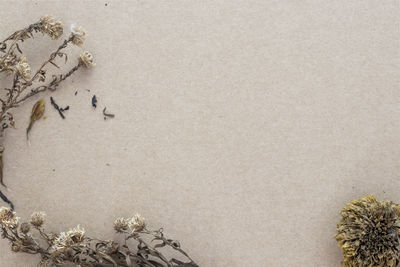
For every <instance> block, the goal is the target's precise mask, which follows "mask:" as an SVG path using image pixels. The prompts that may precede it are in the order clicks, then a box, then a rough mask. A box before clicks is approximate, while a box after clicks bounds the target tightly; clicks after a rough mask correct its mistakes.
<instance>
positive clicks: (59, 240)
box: [54, 225, 85, 250]
mask: <svg viewBox="0 0 400 267" xmlns="http://www.w3.org/2000/svg"><path fill="white" fill-rule="evenodd" d="M84 237H85V230H84V229H83V228H80V226H79V225H78V226H77V227H75V228H73V229H71V230H69V231H68V232H66V233H65V232H62V233H60V234H59V235H58V236H57V237H56V238H55V239H54V248H55V249H56V250H61V249H65V248H68V247H71V246H73V245H77V244H80V243H82V242H83V241H84Z"/></svg>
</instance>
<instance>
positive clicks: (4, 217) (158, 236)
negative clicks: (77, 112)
mask: <svg viewBox="0 0 400 267" xmlns="http://www.w3.org/2000/svg"><path fill="white" fill-rule="evenodd" d="M36 33H42V34H44V35H48V36H49V37H50V38H51V39H53V40H57V39H59V38H60V37H61V36H62V34H63V26H62V24H61V22H59V21H57V20H55V19H54V18H53V17H52V16H45V17H42V18H41V19H40V21H39V22H36V23H34V24H31V25H30V26H28V27H26V28H24V29H22V30H19V31H16V32H15V33H13V34H11V35H10V36H9V37H7V38H6V39H5V40H4V41H2V42H0V74H1V73H6V74H8V75H12V77H13V80H12V85H11V86H10V87H9V88H4V90H5V91H6V92H7V93H6V96H5V97H4V98H1V97H0V107H1V109H0V122H1V123H0V136H3V132H4V131H5V129H7V128H9V127H14V125H15V122H14V119H13V115H12V113H11V112H10V111H11V110H12V109H13V108H16V107H18V106H19V105H20V104H21V103H23V102H24V101H25V100H27V99H29V98H31V97H33V96H35V95H37V94H40V93H42V92H45V91H47V90H49V91H54V90H56V89H57V88H58V86H59V85H60V84H61V83H62V82H63V81H65V80H66V79H67V78H69V77H70V76H71V75H72V74H73V73H75V72H76V71H77V70H78V69H80V68H82V67H83V68H90V67H92V66H94V65H95V63H94V60H93V56H92V54H91V53H90V52H88V51H85V52H83V53H82V54H81V55H80V56H79V57H78V61H77V63H76V65H75V66H74V67H72V68H71V69H70V70H68V71H67V72H64V73H61V74H58V75H52V76H51V78H48V77H47V75H48V67H50V66H54V67H56V68H57V69H59V68H60V67H59V63H58V62H56V61H57V59H61V58H63V59H64V62H65V63H66V62H67V60H68V56H67V54H66V53H64V52H63V51H64V49H65V48H66V47H67V46H68V45H69V44H73V45H76V46H79V47H82V46H83V44H84V41H85V38H86V32H85V31H84V30H83V29H82V28H78V27H76V26H74V25H72V26H71V35H70V36H69V37H68V38H67V39H65V40H64V41H63V42H62V43H61V45H60V46H59V47H58V48H57V49H56V50H55V51H54V52H53V53H51V54H50V55H49V57H48V58H47V59H46V60H45V61H44V62H43V63H42V64H41V66H40V67H39V68H38V69H37V70H36V71H35V72H34V73H33V72H32V69H31V67H30V65H29V63H28V60H27V57H26V56H25V55H24V54H23V52H22V50H21V48H20V46H19V44H20V43H21V42H24V41H25V40H27V39H29V38H33V37H34V34H36ZM44 102H45V101H44V100H40V101H38V102H37V103H36V104H35V105H34V106H33V109H32V114H31V121H30V124H29V127H28V129H27V137H28V132H29V130H30V127H31V126H32V123H33V122H34V121H36V120H38V119H40V118H41V116H42V115H43V112H44ZM104 111H105V110H104ZM104 111H103V113H104ZM105 115H107V114H105ZM3 151H4V147H2V146H0V184H1V185H3V186H5V185H4V183H3V161H2V157H3ZM0 198H1V199H3V200H4V201H5V202H6V203H8V204H9V205H10V208H6V207H0V232H1V235H2V237H3V238H4V239H8V240H9V242H10V246H11V250H12V251H14V252H16V253H17V252H22V253H28V254H35V255H40V257H41V259H40V263H39V266H62V265H65V264H74V265H77V266H80V267H108V266H113V267H117V266H122V267H134V266H140V267H172V266H181V267H196V266H198V265H197V264H196V263H194V261H193V260H192V259H191V258H190V257H189V255H188V254H187V253H186V252H185V251H184V250H183V249H182V248H181V246H180V243H179V242H178V241H175V240H172V239H169V238H167V237H165V235H164V233H163V230H162V229H159V230H149V229H148V228H147V227H146V223H145V220H144V219H143V218H142V217H141V216H140V215H135V216H133V217H132V218H128V219H124V218H118V219H117V220H115V222H114V230H115V231H116V232H117V233H118V234H120V235H121V236H122V239H123V241H122V243H118V242H115V241H109V240H99V239H95V238H90V237H88V236H87V235H86V232H85V230H84V229H83V228H81V227H80V226H79V225H78V226H77V227H75V228H73V229H70V230H69V231H66V232H61V233H58V234H55V233H51V232H47V231H46V230H45V229H44V227H43V225H44V221H45V220H44V218H45V214H44V213H43V212H35V213H33V214H32V216H31V219H30V221H29V222H23V223H20V218H19V217H17V215H16V213H15V212H14V206H13V204H12V202H11V201H10V200H9V199H8V198H7V197H6V196H5V195H4V194H3V193H2V192H1V190H0ZM120 239H121V238H120ZM168 248H169V249H170V254H171V253H172V254H174V255H175V254H178V255H180V258H181V259H176V258H173V257H168V256H167V255H166V254H164V253H162V252H161V250H163V252H165V250H166V249H168ZM168 255H169V254H168Z"/></svg>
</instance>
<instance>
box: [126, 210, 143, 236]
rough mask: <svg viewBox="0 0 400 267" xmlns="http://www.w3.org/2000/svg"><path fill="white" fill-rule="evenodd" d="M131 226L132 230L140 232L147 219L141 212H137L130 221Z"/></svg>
mask: <svg viewBox="0 0 400 267" xmlns="http://www.w3.org/2000/svg"><path fill="white" fill-rule="evenodd" d="M128 224H129V228H130V229H131V230H132V232H140V231H142V230H143V229H144V228H145V226H146V223H145V220H144V218H143V217H142V216H140V215H139V214H135V216H133V217H132V218H131V219H130V220H129V222H128Z"/></svg>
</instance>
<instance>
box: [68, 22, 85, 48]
mask: <svg viewBox="0 0 400 267" xmlns="http://www.w3.org/2000/svg"><path fill="white" fill-rule="evenodd" d="M71 33H72V43H73V44H74V45H76V46H79V47H82V46H83V43H84V42H85V40H86V36H87V35H86V31H85V30H84V29H83V28H82V27H77V26H75V25H74V24H72V25H71Z"/></svg>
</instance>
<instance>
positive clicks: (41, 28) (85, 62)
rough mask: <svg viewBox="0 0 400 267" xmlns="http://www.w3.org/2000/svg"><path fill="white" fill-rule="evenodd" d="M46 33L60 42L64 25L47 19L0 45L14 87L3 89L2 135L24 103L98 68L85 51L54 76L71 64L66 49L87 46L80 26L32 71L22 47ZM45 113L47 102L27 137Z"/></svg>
mask: <svg viewBox="0 0 400 267" xmlns="http://www.w3.org/2000/svg"><path fill="white" fill-rule="evenodd" d="M38 33H42V34H43V35H48V36H49V37H50V38H51V39H52V40H57V39H59V38H60V37H61V36H62V35H63V25H62V23H61V22H60V21H57V20H56V19H54V18H53V17H52V16H44V17H42V18H41V19H40V20H39V21H38V22H36V23H33V24H31V25H29V26H28V27H26V28H24V29H22V30H18V31H16V32H14V33H13V34H11V35H10V36H9V37H7V38H6V39H5V40H4V41H2V42H0V74H1V73H5V74H7V75H11V76H12V78H13V79H12V84H11V85H10V86H9V87H7V88H3V89H4V91H5V92H6V94H5V95H4V96H1V97H0V105H1V110H0V122H1V123H0V136H3V133H4V131H5V129H7V128H9V127H11V128H12V127H14V125H15V122H14V117H13V114H12V109H13V108H16V107H18V105H20V104H21V103H22V102H24V101H25V100H27V99H29V98H30V97H32V96H35V95H37V94H39V93H41V92H44V91H47V90H48V91H54V90H56V89H57V87H58V86H59V85H60V83H62V82H63V81H64V80H66V79H67V78H68V77H70V76H71V75H72V74H73V73H74V72H76V71H77V70H78V69H80V68H82V67H83V68H89V67H92V66H94V65H95V63H94V60H93V55H92V54H91V53H90V52H88V51H84V52H83V53H82V54H81V55H79V56H78V57H77V59H76V63H75V65H74V66H73V67H72V68H71V69H69V70H67V71H65V72H61V73H60V74H53V75H51V77H48V76H50V73H49V71H50V67H55V68H57V69H60V67H59V65H58V64H59V63H58V62H57V61H59V60H60V59H63V62H64V64H65V63H67V60H68V56H67V54H66V53H64V49H65V48H66V47H67V46H68V45H70V44H72V45H76V46H79V47H82V46H83V43H84V41H85V39H86V32H85V31H84V30H83V29H82V28H80V27H79V28H78V27H76V26H73V27H71V33H70V35H69V37H68V38H67V39H65V40H64V41H63V42H62V43H61V44H60V46H59V47H58V48H57V49H56V50H55V51H54V52H53V53H51V54H50V55H49V56H48V57H47V58H46V59H45V60H44V62H43V63H42V64H41V65H40V67H39V68H38V69H37V70H36V71H32V68H31V66H30V65H29V63H28V61H27V57H26V55H24V54H23V52H22V50H21V47H20V44H21V42H24V41H26V40H27V39H30V38H34V35H35V34H38ZM43 111H44V102H43V101H41V102H38V103H37V104H36V105H35V106H34V107H33V109H32V115H31V119H30V124H29V127H28V128H27V137H28V133H29V130H30V129H31V127H32V125H33V123H34V121H36V120H38V119H40V117H41V116H42V114H43ZM3 151H4V147H0V183H1V184H3V185H4V183H3V163H2V158H3ZM0 198H2V199H3V200H4V201H5V202H7V203H8V204H10V206H11V208H13V204H12V202H11V201H10V200H9V199H8V198H7V197H6V196H5V195H4V194H3V192H1V191H0Z"/></svg>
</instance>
